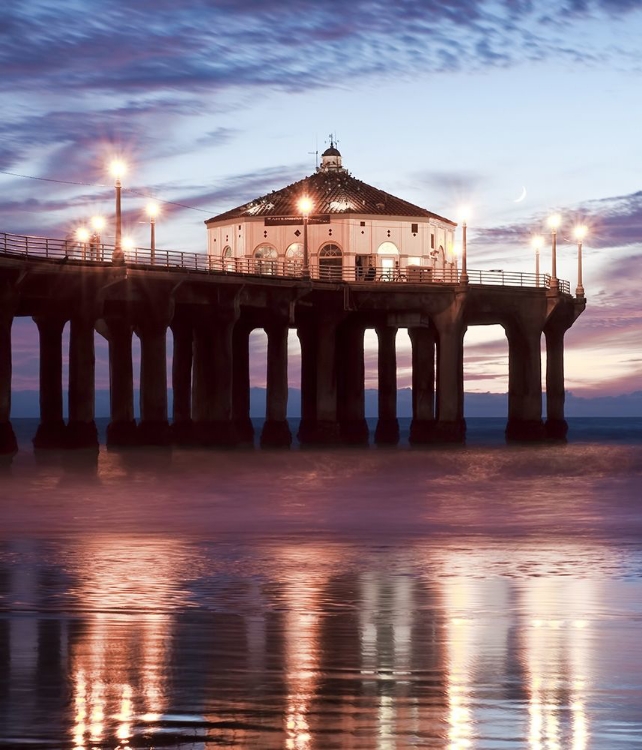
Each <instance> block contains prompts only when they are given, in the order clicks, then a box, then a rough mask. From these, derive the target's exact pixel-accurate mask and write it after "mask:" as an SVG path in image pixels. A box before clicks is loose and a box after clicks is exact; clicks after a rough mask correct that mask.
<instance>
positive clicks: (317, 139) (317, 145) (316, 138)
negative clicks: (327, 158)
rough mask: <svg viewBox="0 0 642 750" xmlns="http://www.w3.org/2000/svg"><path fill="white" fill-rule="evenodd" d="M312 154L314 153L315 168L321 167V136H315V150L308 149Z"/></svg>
mask: <svg viewBox="0 0 642 750" xmlns="http://www.w3.org/2000/svg"><path fill="white" fill-rule="evenodd" d="M308 153H309V154H310V155H312V154H314V168H315V169H318V168H319V137H318V136H316V135H315V136H314V151H308Z"/></svg>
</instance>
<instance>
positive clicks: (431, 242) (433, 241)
mask: <svg viewBox="0 0 642 750" xmlns="http://www.w3.org/2000/svg"><path fill="white" fill-rule="evenodd" d="M430 247H431V248H432V249H433V250H434V249H435V235H434V234H433V233H431V234H430Z"/></svg>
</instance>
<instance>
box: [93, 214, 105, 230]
mask: <svg viewBox="0 0 642 750" xmlns="http://www.w3.org/2000/svg"><path fill="white" fill-rule="evenodd" d="M91 226H92V229H94V230H95V231H96V232H100V231H101V230H103V229H104V228H105V219H104V218H103V217H102V216H92V217H91Z"/></svg>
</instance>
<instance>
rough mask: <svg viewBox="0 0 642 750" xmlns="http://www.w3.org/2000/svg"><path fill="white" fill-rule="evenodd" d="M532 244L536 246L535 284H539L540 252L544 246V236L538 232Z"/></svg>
mask: <svg viewBox="0 0 642 750" xmlns="http://www.w3.org/2000/svg"><path fill="white" fill-rule="evenodd" d="M531 244H532V245H533V247H534V248H535V286H539V276H540V274H539V254H540V251H541V249H542V248H543V247H544V238H543V237H542V236H541V235H540V234H538V235H537V236H536V237H533V239H532V240H531Z"/></svg>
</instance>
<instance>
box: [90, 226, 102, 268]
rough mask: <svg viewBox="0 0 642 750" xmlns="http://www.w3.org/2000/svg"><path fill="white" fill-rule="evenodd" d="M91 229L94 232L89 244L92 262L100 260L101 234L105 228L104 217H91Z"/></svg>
mask: <svg viewBox="0 0 642 750" xmlns="http://www.w3.org/2000/svg"><path fill="white" fill-rule="evenodd" d="M91 228H92V229H93V230H94V231H93V232H92V235H91V240H90V243H89V255H90V257H91V259H92V260H100V259H101V258H100V233H101V232H102V230H103V229H104V228H105V220H104V219H103V217H102V216H92V217H91Z"/></svg>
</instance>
